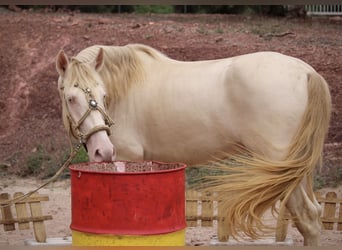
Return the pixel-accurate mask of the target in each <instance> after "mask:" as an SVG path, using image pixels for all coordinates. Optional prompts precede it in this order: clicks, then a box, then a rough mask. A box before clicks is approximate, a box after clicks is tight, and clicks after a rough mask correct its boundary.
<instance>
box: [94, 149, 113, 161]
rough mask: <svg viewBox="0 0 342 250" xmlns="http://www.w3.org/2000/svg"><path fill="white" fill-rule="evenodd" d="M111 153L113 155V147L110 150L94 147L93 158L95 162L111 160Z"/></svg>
mask: <svg viewBox="0 0 342 250" xmlns="http://www.w3.org/2000/svg"><path fill="white" fill-rule="evenodd" d="M113 155H114V148H113V149H112V150H105V149H103V150H101V149H96V150H95V152H94V160H95V161H96V162H101V161H112V158H113Z"/></svg>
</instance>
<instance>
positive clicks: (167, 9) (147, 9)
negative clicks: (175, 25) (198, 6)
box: [134, 5, 174, 14]
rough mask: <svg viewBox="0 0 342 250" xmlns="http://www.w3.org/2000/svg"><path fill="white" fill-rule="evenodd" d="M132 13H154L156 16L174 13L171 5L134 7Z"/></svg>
mask: <svg viewBox="0 0 342 250" xmlns="http://www.w3.org/2000/svg"><path fill="white" fill-rule="evenodd" d="M134 12H136V13H139V14H146V13H156V14H169V13H173V12H174V6H172V5H135V6H134Z"/></svg>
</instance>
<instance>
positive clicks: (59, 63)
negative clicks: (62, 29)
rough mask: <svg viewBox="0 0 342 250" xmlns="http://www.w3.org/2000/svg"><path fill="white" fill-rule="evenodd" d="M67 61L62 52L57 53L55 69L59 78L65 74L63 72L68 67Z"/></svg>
mask: <svg viewBox="0 0 342 250" xmlns="http://www.w3.org/2000/svg"><path fill="white" fill-rule="evenodd" d="M68 64H69V59H68V57H67V56H66V55H65V53H64V51H63V50H61V51H59V53H58V55H57V58H56V69H57V72H58V73H59V75H60V76H63V75H64V74H65V71H66V69H67V67H68Z"/></svg>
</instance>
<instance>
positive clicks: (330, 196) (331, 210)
mask: <svg viewBox="0 0 342 250" xmlns="http://www.w3.org/2000/svg"><path fill="white" fill-rule="evenodd" d="M336 197H337V195H336V193H334V192H328V193H327V194H326V196H325V198H326V202H325V203H324V211H323V218H325V219H326V220H330V219H335V209H336V203H335V202H332V200H334V199H336ZM323 228H324V229H326V230H333V229H334V222H323Z"/></svg>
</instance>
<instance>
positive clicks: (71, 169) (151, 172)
mask: <svg viewBox="0 0 342 250" xmlns="http://www.w3.org/2000/svg"><path fill="white" fill-rule="evenodd" d="M115 162H123V163H144V162H146V163H154V164H163V165H171V164H174V165H179V166H178V167H177V168H174V169H167V170H158V171H150V172H148V171H146V172H117V171H113V172H106V171H92V170H84V169H76V167H80V166H83V165H89V164H105V163H115ZM186 167H187V165H186V164H185V163H181V162H162V161H155V160H151V161H147V160H142V161H102V162H82V163H76V164H72V165H70V166H69V170H70V171H76V172H81V173H92V174H106V175H108V174H109V175H150V174H159V173H169V172H176V171H180V170H183V169H185V168H186Z"/></svg>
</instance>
